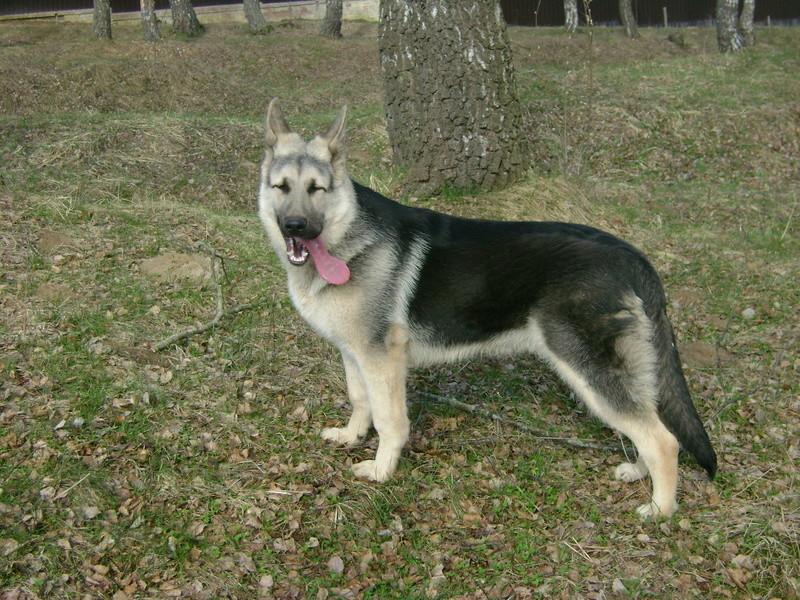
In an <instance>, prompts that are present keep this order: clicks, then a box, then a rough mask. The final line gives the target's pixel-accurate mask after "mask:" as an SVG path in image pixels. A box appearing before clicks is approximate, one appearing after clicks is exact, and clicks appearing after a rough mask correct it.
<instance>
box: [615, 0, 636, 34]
mask: <svg viewBox="0 0 800 600" xmlns="http://www.w3.org/2000/svg"><path fill="white" fill-rule="evenodd" d="M619 20H620V21H621V22H622V28H623V29H624V30H625V35H627V36H628V37H629V38H631V39H633V38H637V37H639V28H638V27H637V26H636V17H635V16H634V14H633V7H632V6H631V0H619Z"/></svg>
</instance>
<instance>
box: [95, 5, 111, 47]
mask: <svg viewBox="0 0 800 600" xmlns="http://www.w3.org/2000/svg"><path fill="white" fill-rule="evenodd" d="M93 1H94V14H93V16H92V35H93V36H94V37H95V38H96V39H98V40H110V39H111V0H93Z"/></svg>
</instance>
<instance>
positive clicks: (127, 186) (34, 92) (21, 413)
mask: <svg viewBox="0 0 800 600" xmlns="http://www.w3.org/2000/svg"><path fill="white" fill-rule="evenodd" d="M316 31H317V24H313V23H312V24H307V23H299V24H295V23H283V24H280V26H278V27H276V28H275V29H274V30H273V31H272V32H270V33H269V34H267V35H264V36H251V35H249V34H248V33H247V32H246V31H245V28H244V26H241V25H213V26H209V27H208V29H207V33H206V34H205V35H204V36H202V37H200V38H198V39H194V40H185V39H179V38H176V37H173V36H171V35H169V34H166V35H165V39H164V40H163V41H162V42H159V43H157V44H150V43H147V42H144V41H140V39H139V31H138V29H136V28H133V27H131V28H124V27H118V28H116V29H115V32H114V33H115V36H116V37H115V39H114V40H113V41H112V42H110V43H99V42H95V41H92V40H91V39H90V32H89V27H88V26H86V25H67V24H62V23H56V22H33V23H4V24H2V25H0V155H2V156H3V160H2V161H1V162H0V211H1V212H0V255H1V256H2V260H1V263H0V264H1V265H2V267H1V268H2V271H1V273H2V275H1V277H0V292H1V293H0V309H2V312H0V315H1V316H0V386H1V387H0V598H2V599H3V600H6V599H9V600H10V599H30V598H114V599H115V600H124V599H126V598H181V597H185V598H241V599H246V598H318V599H325V598H365V599H366V598H381V599H401V598H402V599H413V598H437V597H438V598H448V599H463V600H467V599H470V600H471V599H483V598H520V599H522V598H670V599H674V598H681V599H683V598H763V599H769V598H781V599H789V598H794V597H797V596H798V591H799V590H800V579H799V578H800V569H798V564H800V539H799V537H800V506H799V505H800V501H798V498H799V497H800V494H799V493H798V481H797V474H798V458H800V445H798V440H800V398H799V397H798V390H799V389H800V386H799V385H798V369H799V368H800V359H799V358H798V349H799V348H800V340H799V339H798V321H797V314H798V309H800V306H799V305H800V302H799V300H800V298H798V296H800V292H798V286H797V280H798V276H799V275H800V273H798V271H800V268H798V267H800V264H798V260H797V257H798V255H799V253H798V250H800V249H799V248H798V241H797V219H798V197H800V100H798V99H799V98H800V80H798V78H797V73H798V67H800V31H798V30H797V29H792V28H772V29H763V30H759V31H758V39H759V44H758V46H756V47H755V48H753V49H752V50H750V51H748V52H745V53H741V54H739V55H736V56H721V55H718V54H717V53H716V48H715V46H716V41H715V37H714V36H715V34H714V32H713V30H711V29H702V28H701V29H685V30H681V31H680V32H679V33H681V34H682V36H683V37H682V38H681V39H682V43H681V44H680V45H678V44H675V43H673V42H672V41H670V39H669V34H670V33H674V32H671V31H669V30H667V31H665V30H663V29H656V28H654V29H644V30H642V39H640V40H635V41H631V40H627V39H625V38H624V36H623V35H622V33H621V31H619V30H615V29H610V28H602V29H597V30H595V31H594V32H585V31H584V32H582V33H580V34H577V35H574V36H571V37H569V36H566V35H564V34H563V33H562V32H561V31H559V30H555V29H553V30H550V29H533V28H512V30H511V38H512V43H513V50H514V55H515V60H516V66H517V83H518V86H519V95H520V98H521V100H522V102H523V103H524V105H525V108H526V113H527V114H528V126H529V127H530V135H531V139H532V142H533V143H532V147H533V149H534V152H535V156H534V163H535V167H534V168H533V169H532V171H531V173H530V174H529V176H528V177H527V178H526V179H525V180H524V181H522V182H520V183H518V184H516V185H514V186H512V187H510V188H508V189H506V190H503V191H501V192H497V193H494V194H470V193H465V192H458V191H452V192H448V193H447V194H445V195H442V196H440V197H436V198H417V197H414V196H413V195H411V196H410V197H404V198H403V200H404V201H406V202H408V203H411V204H415V205H418V206H428V207H432V208H435V209H439V210H445V211H449V212H452V213H457V214H462V215H468V216H484V217H494V218H508V219H560V220H572V221H579V222H583V223H590V224H593V225H596V226H600V227H603V228H605V229H609V230H611V231H613V232H615V233H617V234H619V235H621V236H623V237H625V238H626V239H629V240H630V241H632V242H634V243H635V244H636V245H638V246H639V247H641V248H642V249H643V250H644V251H645V253H646V254H648V256H650V257H651V259H652V262H653V263H654V264H655V266H656V268H657V269H658V270H659V272H660V273H661V274H662V277H663V279H664V282H665V286H666V288H667V292H668V297H669V303H670V315H671V317H672V320H673V322H674V324H675V328H676V331H677V335H678V339H679V343H680V346H681V350H682V355H683V360H684V364H685V365H686V374H687V377H688V379H689V382H690V387H691V389H692V392H693V395H694V398H695V402H696V404H697V406H698V410H699V412H700V413H701V415H702V416H703V418H704V420H706V421H707V423H708V429H709V433H710V435H711V438H712V441H713V443H714V445H715V447H716V450H717V452H718V454H719V457H720V471H719V475H718V477H717V479H716V480H715V482H713V483H710V482H708V481H707V480H706V478H705V476H704V475H703V473H702V472H701V471H700V470H699V469H698V468H697V466H696V465H695V464H693V463H692V461H691V460H690V459H688V458H687V459H686V460H685V461H682V465H681V476H682V482H681V489H680V497H679V502H680V504H681V508H680V510H679V512H678V513H677V514H676V515H675V517H674V518H672V519H671V520H669V521H666V522H663V523H651V522H642V521H640V520H639V518H638V517H637V516H636V515H635V513H634V509H635V507H636V506H637V505H639V504H642V503H643V502H644V500H645V499H646V498H647V496H648V493H649V484H648V482H647V481H644V482H639V483H635V484H622V483H620V482H617V481H614V480H613V478H612V477H611V473H612V471H613V468H614V466H616V465H617V464H618V463H619V462H621V461H622V460H624V456H623V452H622V449H623V448H624V446H625V445H626V444H625V443H624V440H620V439H619V438H618V437H617V436H616V435H615V434H614V433H613V432H611V431H609V430H607V429H605V428H604V427H602V426H601V425H600V424H599V423H598V422H597V421H595V420H593V419H592V418H591V417H589V416H588V415H587V414H586V411H585V410H584V408H583V407H582V406H581V404H580V403H579V402H578V401H576V400H575V399H574V398H572V397H571V396H570V395H569V393H568V391H567V390H566V389H565V388H564V387H563V386H562V385H561V384H560V383H559V382H558V380H557V379H556V378H555V377H554V376H553V375H552V373H550V372H549V371H548V370H546V369H545V368H543V367H542V366H541V365H539V364H537V363H536V362H534V361H532V360H529V359H527V358H524V357H523V358H518V359H513V360H512V359H507V360H485V361H474V362H471V363H468V364H463V365H455V366H453V365H451V366H448V367H442V368H436V369H428V370H421V371H417V372H415V373H414V375H413V376H412V378H411V381H410V385H409V400H410V410H411V416H412V427H413V434H412V439H411V441H410V443H409V445H408V448H407V451H406V453H405V454H404V457H403V458H402V460H401V463H400V468H399V470H398V472H397V474H396V476H395V477H394V479H393V480H392V481H390V482H388V483H386V484H382V485H375V484H368V483H364V482H360V481H358V480H356V479H355V478H354V477H353V476H352V475H351V474H350V472H349V468H348V467H349V465H350V464H352V463H353V462H356V461H358V460H362V459H364V458H366V457H369V456H370V455H371V453H373V452H374V448H375V440H374V439H373V440H371V441H369V442H368V443H367V445H366V446H365V447H363V448H358V449H353V450H343V449H339V448H334V447H331V446H329V445H327V444H326V443H324V442H323V441H322V440H320V439H319V437H318V433H319V431H320V430H321V429H322V428H323V427H328V426H331V425H337V424H340V423H342V422H343V421H345V420H346V419H347V416H348V409H347V406H346V400H345V390H344V382H343V374H342V370H341V366H340V364H339V361H338V358H337V356H336V353H335V352H334V351H333V349H332V348H330V347H329V346H327V345H326V344H325V343H324V342H323V341H321V340H320V339H319V338H318V337H317V336H315V335H314V334H313V332H311V331H310V330H309V329H308V328H307V327H306V326H305V325H304V324H303V323H302V322H301V321H300V319H299V318H298V317H297V315H296V314H295V312H294V311H293V309H292V307H291V305H290V303H289V301H288V299H287V297H286V292H285V288H284V281H283V274H282V272H281V268H280V266H279V263H278V261H277V260H276V258H275V257H274V256H273V255H272V251H271V249H270V248H269V246H268V244H267V243H266V240H265V236H264V234H263V232H262V231H261V230H260V227H259V223H258V220H257V218H256V216H255V210H254V209H255V191H256V187H257V179H258V168H257V165H258V163H259V161H260V160H261V154H262V140H263V130H262V119H263V115H264V111H265V109H266V106H267V104H268V102H269V100H270V99H271V98H273V97H279V98H281V100H282V105H283V107H284V110H285V112H286V113H287V116H288V118H289V120H290V121H291V122H292V123H294V124H296V125H298V126H299V127H300V129H302V130H303V131H304V132H306V133H311V132H317V131H320V130H324V128H325V127H326V126H327V125H328V124H329V122H331V121H332V119H333V118H334V116H335V114H336V112H337V110H338V108H339V106H340V105H341V104H345V103H347V104H348V105H349V106H350V121H349V124H350V129H349V143H350V146H349V162H350V166H351V170H352V172H353V174H354V176H355V177H356V178H357V179H358V180H360V181H361V182H363V183H366V184H368V185H370V186H372V187H375V188H376V189H378V190H379V191H381V192H383V193H386V194H389V195H392V196H396V197H400V196H401V195H402V191H403V179H402V171H401V170H400V169H398V168H396V167H394V166H393V165H392V164H391V157H390V155H389V144H388V141H387V139H386V133H385V129H384V122H383V109H382V87H381V82H380V73H379V63H378V55H377V49H376V42H375V35H376V28H375V26H374V25H373V24H368V23H347V24H346V25H345V28H344V36H345V37H344V39H343V40H327V39H322V38H320V37H318V36H317V34H316ZM672 37H673V38H675V36H674V35H673V36H672ZM503 259H504V257H503V255H502V248H498V256H497V260H503ZM215 315H216V316H217V317H218V318H219V324H218V325H217V326H216V327H213V328H208V329H206V328H205V327H204V325H206V324H208V323H209V322H210V321H211V320H212V318H214V317H215ZM193 328H196V329H197V330H198V332H196V333H193V334H188V335H186V336H185V337H181V338H180V339H178V340H176V341H175V342H172V343H166V347H165V348H164V349H163V350H158V349H157V348H159V347H160V345H164V344H160V343H161V342H164V341H165V340H169V338H170V336H173V335H175V334H180V333H182V332H187V331H189V330H192V329H193ZM437 397H446V398H453V399H457V400H460V401H463V402H466V403H468V404H472V405H475V406H480V407H481V408H483V409H485V410H487V411H490V412H491V413H494V414H496V415H500V416H502V417H504V418H506V419H508V420H510V421H512V422H513V423H517V424H522V425H524V426H527V428H528V430H527V431H526V430H524V429H522V428H520V427H516V426H514V425H513V424H509V423H499V422H497V421H493V420H491V419H489V418H486V417H484V416H482V415H479V414H470V413H467V412H464V411H462V410H459V409H457V408H454V407H453V406H450V405H447V404H443V403H441V402H438V401H437V400H436V398H437ZM531 428H533V429H535V430H537V431H539V432H542V433H538V434H537V433H535V432H532V431H531ZM570 440H571V441H576V440H577V441H579V442H581V443H584V444H588V445H592V446H595V447H586V448H580V447H577V446H575V445H572V444H571V443H569V441H570Z"/></svg>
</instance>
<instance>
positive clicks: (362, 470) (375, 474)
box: [352, 460, 393, 482]
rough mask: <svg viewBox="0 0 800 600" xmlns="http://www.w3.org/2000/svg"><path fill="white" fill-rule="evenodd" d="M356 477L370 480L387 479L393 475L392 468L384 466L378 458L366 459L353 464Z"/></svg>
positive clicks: (379, 480) (381, 480)
mask: <svg viewBox="0 0 800 600" xmlns="http://www.w3.org/2000/svg"><path fill="white" fill-rule="evenodd" d="M352 469H353V473H355V475H356V477H359V478H361V479H366V480H368V481H378V482H383V481H387V480H388V479H389V477H391V476H392V470H393V469H392V470H390V469H387V468H385V467H382V466H381V465H380V464H378V461H376V460H365V461H362V462H360V463H356V464H354V465H353V466H352Z"/></svg>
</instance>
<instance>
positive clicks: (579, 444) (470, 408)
mask: <svg viewBox="0 0 800 600" xmlns="http://www.w3.org/2000/svg"><path fill="white" fill-rule="evenodd" d="M417 393H418V394H419V395H420V396H424V397H425V398H429V399H431V400H433V401H434V402H438V403H440V404H447V405H448V406H452V407H455V408H458V409H460V410H463V411H465V412H468V413H470V414H473V415H478V416H480V417H484V418H486V419H490V420H492V421H494V422H496V423H502V424H503V425H510V426H511V427H514V428H515V429H519V430H520V431H524V432H525V433H530V434H531V435H535V436H536V437H538V438H541V439H545V440H552V441H554V442H560V443H562V444H566V445H568V446H575V447H576V448H587V449H590V450H601V451H603V452H625V453H631V454H632V453H633V452H635V450H634V449H633V448H629V447H626V446H624V445H623V446H622V447H621V448H620V447H615V446H606V445H603V444H593V443H591V442H584V441H583V440H578V439H575V438H565V437H558V436H554V435H552V434H551V433H550V432H548V431H544V430H543V429H537V428H536V427H531V426H530V425H528V424H527V423H522V422H520V421H515V420H514V419H509V418H507V417H504V416H502V415H498V414H497V413H493V412H492V411H490V410H486V409H485V408H481V407H479V406H475V405H473V404H467V403H466V402H461V401H460V400H456V399H455V398H450V397H448V396H439V395H437V394H431V393H429V392H417Z"/></svg>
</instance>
